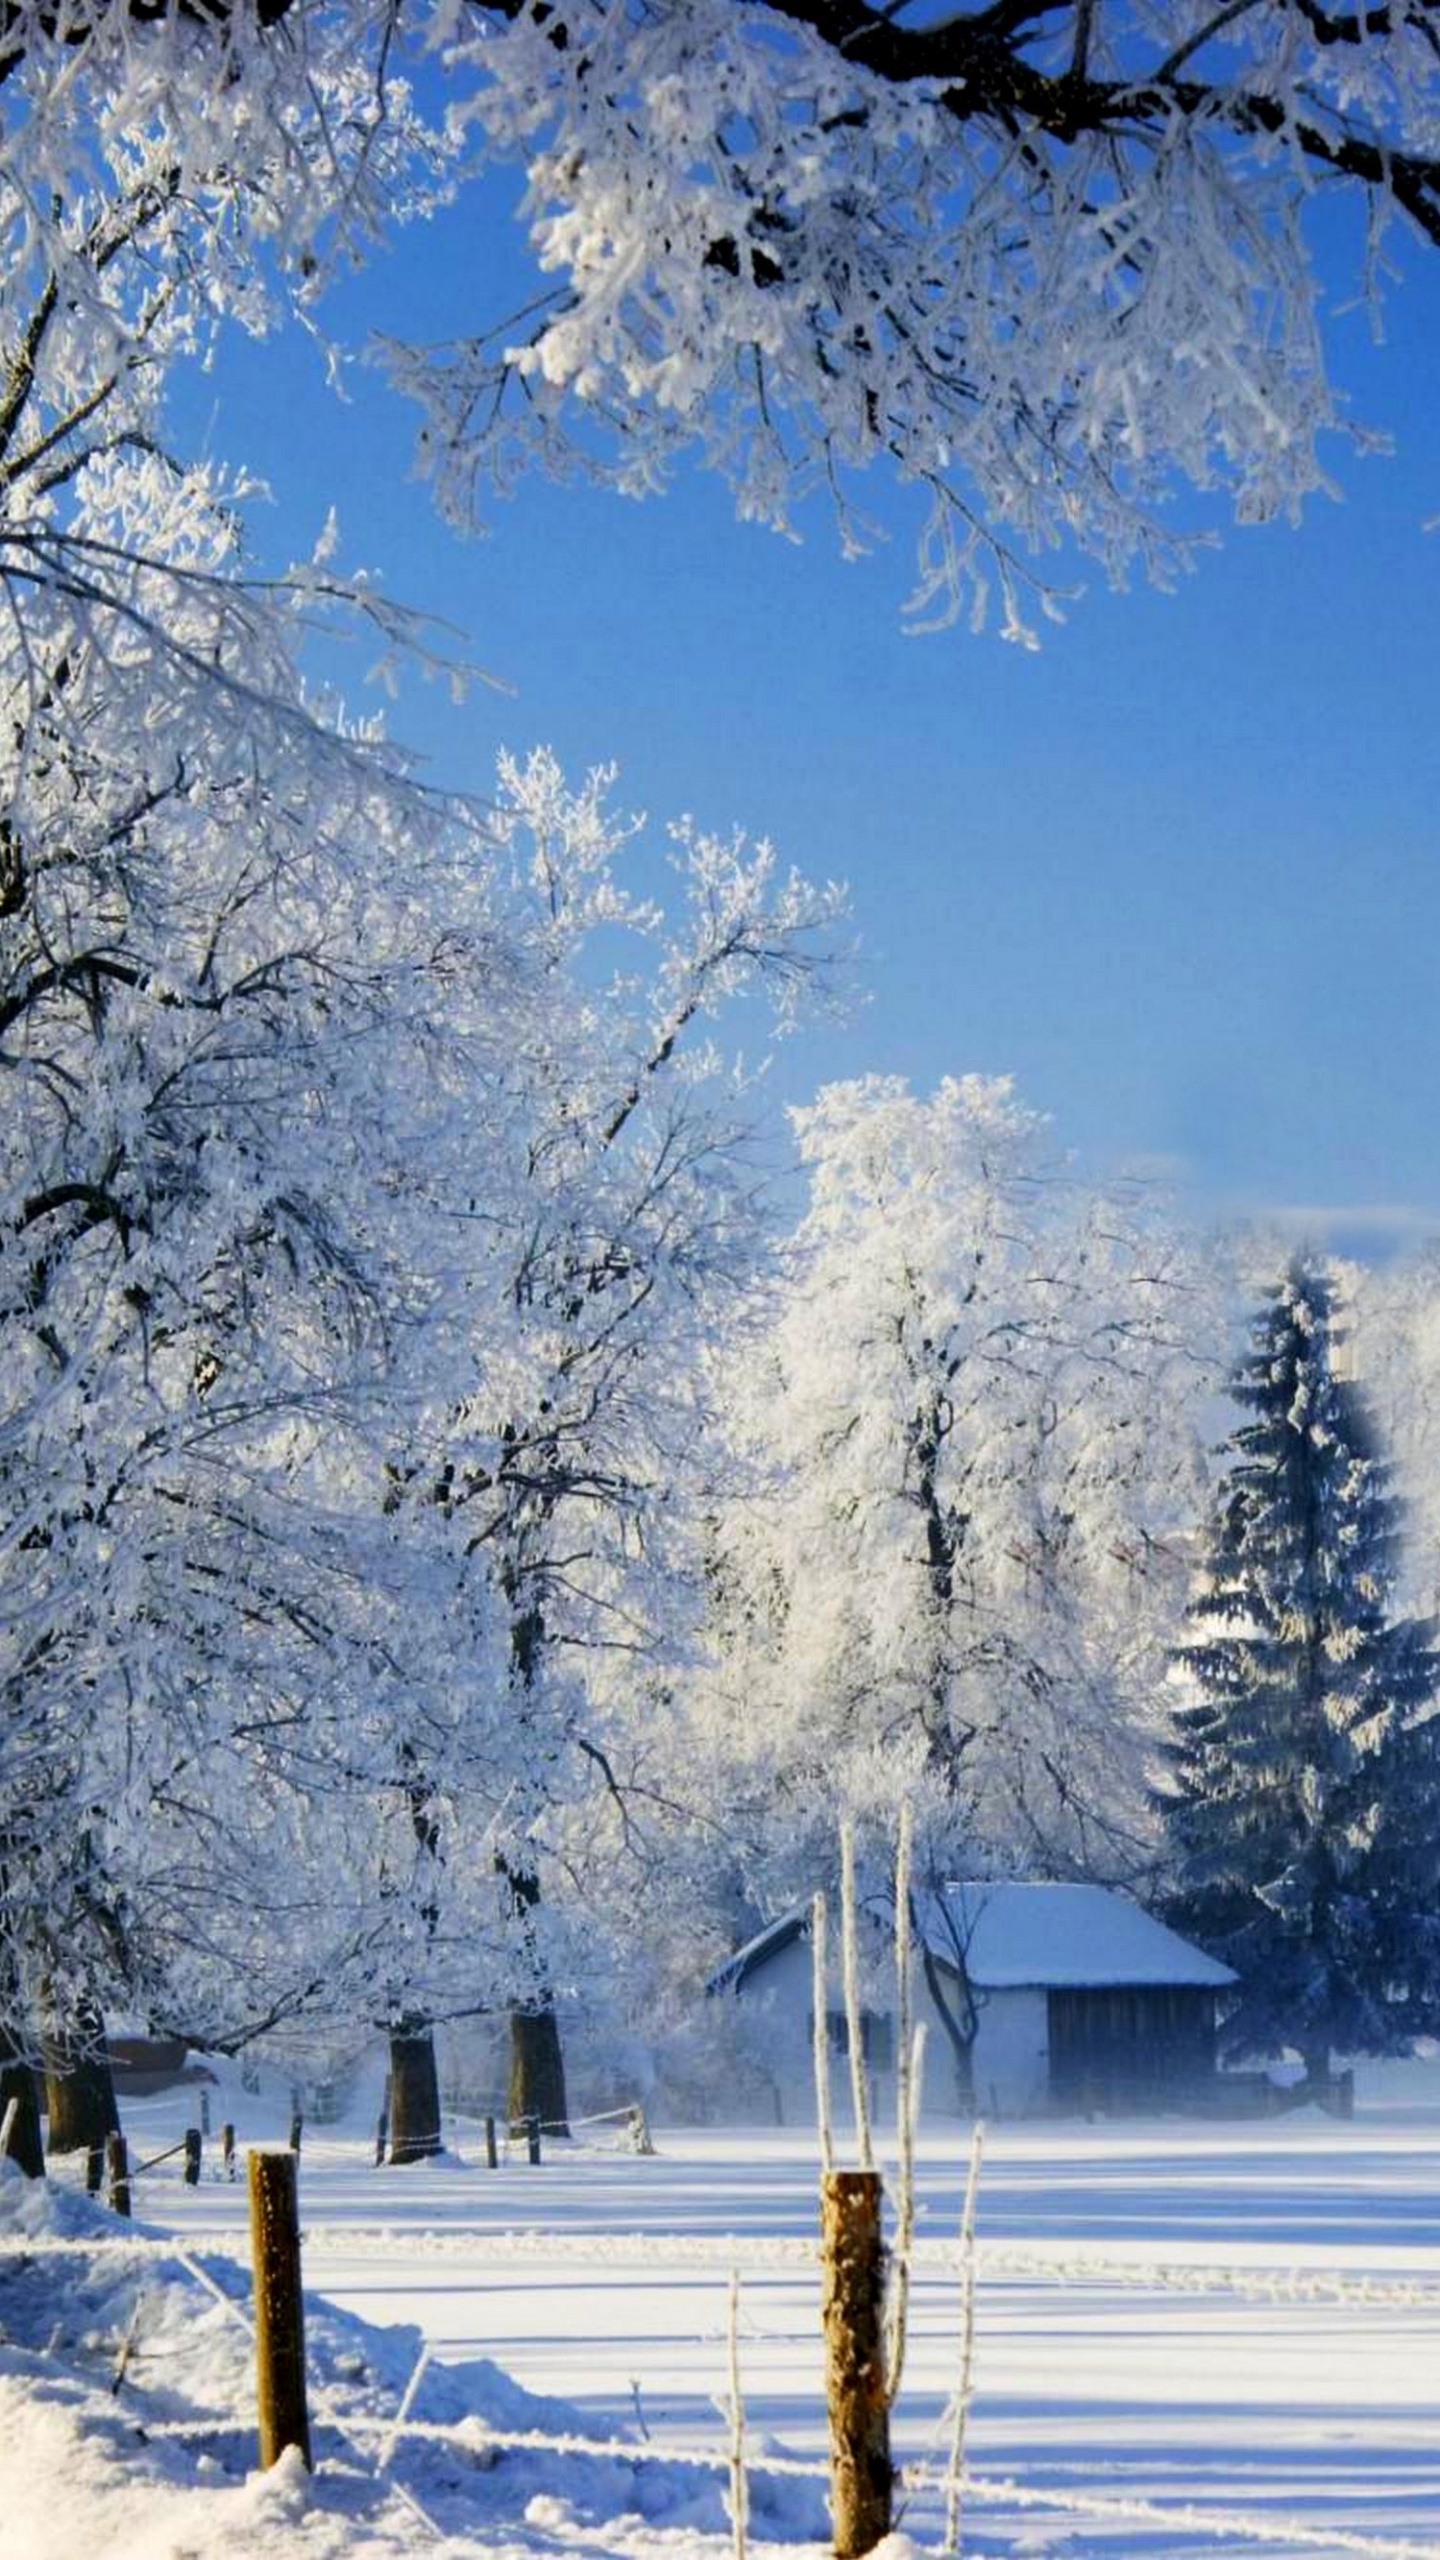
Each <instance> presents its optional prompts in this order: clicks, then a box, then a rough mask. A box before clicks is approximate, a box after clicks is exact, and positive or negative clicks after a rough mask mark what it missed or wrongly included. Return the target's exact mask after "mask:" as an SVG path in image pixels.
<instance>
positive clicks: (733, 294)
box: [0, 0, 1440, 635]
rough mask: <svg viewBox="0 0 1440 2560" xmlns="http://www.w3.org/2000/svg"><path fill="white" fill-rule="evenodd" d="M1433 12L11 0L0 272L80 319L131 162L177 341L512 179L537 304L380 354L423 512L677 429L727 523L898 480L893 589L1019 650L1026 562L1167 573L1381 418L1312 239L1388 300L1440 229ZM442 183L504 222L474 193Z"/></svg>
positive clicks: (1295, 499)
mask: <svg viewBox="0 0 1440 2560" xmlns="http://www.w3.org/2000/svg"><path fill="white" fill-rule="evenodd" d="M1433 37H1434V28H1433V21H1432V14H1431V11H1430V10H1429V8H1428V6H1426V5H1424V0H1382V5H1379V6H1375V7H1371V8H1364V9H1360V10H1351V9H1345V8H1332V7H1327V6H1325V5H1323V0H1252V5H1249V6H1246V7H1236V6H1234V5H1230V6H1224V5H1221V6H1216V7H1214V8H1209V7H1206V6H1203V5H1201V6H1196V5H1192V0H1163V4H1162V5H1158V6H1155V7H1150V8H1140V7H1138V6H1136V5H1134V0H1023V4H1022V0H992V5H989V6H976V7H974V8H972V9H964V10H944V11H939V12H937V11H936V9H935V8H934V7H933V6H931V5H929V0H899V5H894V0H824V5H823V6H822V5H821V0H657V5H649V6H645V7H640V6H637V5H632V4H631V0H466V6H465V7H464V8H463V9H458V8H457V7H456V6H455V5H454V0H414V5H413V6H407V7H406V8H405V9H404V10H400V9H397V8H396V7H394V6H393V5H391V0H261V5H260V6H259V7H252V6H249V5H244V6H242V5H227V0H214V5H212V6H207V7H206V8H204V9H199V8H194V9H191V8H175V9H165V10H161V9H157V8H153V7H150V6H148V5H139V0H93V4H92V5H89V6H87V5H84V0H71V5H69V6H67V7H64V8H58V9H57V8H56V7H55V5H54V0H8V5H7V8H6V11H5V19H4V35H3V39H0V45H3V50H0V76H3V78H4V80H5V83H6V85H7V117H6V130H5V136H4V145H3V150H0V198H3V200H0V223H3V226H4V233H5V247H6V253H7V257H6V266H7V270H8V273H9V275H10V277H11V278H12V279H14V280H15V281H16V293H17V296H18V295H19V294H20V293H22V292H23V293H26V294H29V295H30V297H31V309H32V311H33V312H36V313H38V312H39V311H40V310H41V308H42V307H43V305H44V303H45V302H46V300H47V299H48V298H50V297H51V292H52V282H53V285H54V287H55V292H54V297H53V300H54V309H55V310H56V311H58V312H59V313H60V314H62V315H63V314H64V313H65V312H66V310H67V309H70V308H72V307H74V308H78V309H83V310H85V311H86V312H87V314H88V313H90V312H91V311H93V310H94V309H95V308H96V307H97V298H96V295H95V293H94V292H93V290H92V291H91V292H90V293H89V294H87V299H86V301H85V303H83V304H81V305H77V306H72V305H71V304H70V302H69V298H68V281H67V277H66V275H65V272H64V270H65V269H66V267H67V265H68V263H69V262H70V260H71V258H72V256H73V253H74V249H75V245H76V241H77V239H78V238H80V237H82V236H83V233H84V224H85V218H86V217H85V215H84V214H83V213H82V211H81V208H82V207H83V206H84V205H85V203H86V201H87V199H88V200H89V203H90V206H91V210H92V212H93V208H94V197H95V188H96V182H97V177H99V178H100V180H101V181H102V182H103V186H104V188H105V189H106V190H107V191H109V190H111V189H112V188H113V187H114V185H115V183H116V181H117V179H118V180H119V181H120V182H121V184H122V187H123V191H124V201H125V204H126V206H127V211H126V214H125V217H124V218H125V220H126V221H127V222H128V223H129V224H130V225H131V226H132V227H133V226H134V225H135V224H140V225H141V226H142V227H143V230H144V233H145V263H146V267H147V271H148V274H149V277H150V281H151V288H152V291H151V297H150V298H151V301H152V302H153V303H154V305H155V307H156V310H157V316H158V314H159V313H162V312H163V314H164V318H165V325H166V327H167V328H169V329H173V330H176V331H177V332H179V333H181V334H182V335H183V333H184V332H186V331H189V332H191V333H194V334H203V332H204V331H205V330H206V329H208V328H209V327H210V326H211V325H212V321H213V318H214V316H215V314H216V313H217V312H218V311H220V310H221V309H222V308H223V309H224V310H227V311H229V312H230V313H232V314H233V315H234V316H235V317H236V318H237V319H238V320H239V321H240V323H241V324H242V325H245V326H256V325H260V324H261V323H262V322H263V316H264V311H265V308H266V305H267V301H270V300H271V299H272V297H274V296H275V295H277V294H278V295H280V296H284V295H285V294H287V293H288V294H291V295H293V296H295V297H296V298H298V299H300V300H301V301H303V302H305V303H306V304H307V305H313V303H314V302H315V300H316V298H317V296H318V295H319V294H321V293H322V292H323V289H324V285H325V282H326V279H327V276H328V275H329V274H330V273H331V272H333V271H334V270H335V269H336V268H337V267H338V266H340V265H342V264H344V263H346V262H347V261H348V260H349V259H350V258H352V257H353V256H355V255H356V254H363V252H364V250H365V248H366V246H367V244H368V242H369V240H370V239H371V238H372V237H373V236H374V235H375V234H376V233H377V232H379V231H380V230H381V229H382V228H383V227H384V226H386V225H388V224H390V223H392V222H394V221H395V220H396V219H400V218H403V217H404V216H405V214H406V213H408V212H414V211H416V210H419V209H422V208H423V207H424V206H425V205H426V204H427V203H429V202H432V201H434V199H435V197H436V195H437V193H439V192H443V191H444V189H445V188H446V187H447V186H449V187H454V188H459V189H462V190H463V189H465V188H466V187H467V184H468V183H469V182H470V181H472V180H473V179H474V178H475V177H476V175H477V173H481V172H483V171H484V170H485V169H486V167H487V166H490V167H493V166H494V165H495V164H502V165H510V164H513V165H515V167H516V168H517V170H518V172H519V173H520V182H521V185H522V186H523V197H522V203H523V210H524V212H525V214H526V217H527V219H528V221H529V225H530V235H531V241H532V245H533V249H534V253H535V257H536V260H537V263H538V266H539V269H540V276H539V279H538V290H537V293H536V295H535V297H534V300H533V302H532V303H531V304H530V306H529V308H528V310H527V311H526V313H525V314H524V315H523V316H522V317H520V318H513V317H512V318H510V319H505V318H503V317H502V315H501V313H500V312H498V311H496V312H487V311H484V310H481V311H479V312H476V311H474V310H472V309H461V310H457V312H456V314H455V318H454V324H453V326H451V327H449V328H447V329H446V331H445V333H444V343H443V344H442V345H441V346H439V347H437V348H431V349H426V348H416V347H408V348H406V347H401V348H396V349H394V350H393V351H392V353H393V370H394V372H395V374H396V376H397V378H398V379H399V380H401V381H402V382H403V383H404V384H405V385H406V387H407V388H408V389H409V390H410V391H412V392H413V393H414V394H415V395H416V396H417V397H418V398H419V399H420V400H421V402H422V403H423V405H424V408H425V411H426V413H427V416H426V426H425V429H424V434H423V439H422V460H423V462H424V464H425V465H426V467H428V468H429V469H430V470H431V471H432V472H433V474H434V476H435V480H436V484H437V488H438V491H439V494H440V496H441V499H442V502H443V503H444V505H445V506H446V507H447V509H448V510H450V511H451V512H453V513H455V514H458V515H460V516H462V517H467V518H468V516H469V515H470V513H471V510H472V505H473V500H474V490H475V483H476V480H477V477H478V476H480V475H488V476H489V477H491V478H493V479H494V480H495V481H496V482H498V484H499V485H500V486H502V487H503V486H504V485H505V484H506V483H507V482H508V481H509V480H510V479H511V478H512V477H513V475H514V474H515V473H516V472H517V471H518V470H520V469H522V468H525V467H528V466H529V465H531V464H534V463H539V464H541V465H542V466H544V467H548V468H551V469H555V470H562V471H563V470H581V471H583V472H586V473H588V474H591V475H595V476H600V477H604V478H606V479H609V480H610V481H612V482H613V483H614V484H616V485H617V486H619V487H621V488H623V489H626V490H629V491H631V492H640V491H644V490H648V489H652V488H654V487H656V486H658V485H660V484H661V483H662V482H663V481H664V479H665V477H666V476H667V474H668V473H669V471H670V470H671V469H672V467H673V466H674V464H675V462H676V460H677V459H678V458H679V457H680V456H681V455H682V454H685V453H687V452H690V451H694V452H697V453H698V454H699V455H700V457H701V458H702V459H704V460H705V461H707V462H709V463H710V464H712V465H713V466H715V467H716V468H718V469H719V470H721V471H722V472H723V473H724V474H725V475H726V476H727V477H728V479H729V480H730V481H731V482H732V484H733V486H734V489H735V493H736V498H737V503H738V505H739V507H740V509H741V510H742V512H743V513H744V514H745V515H747V516H749V517H752V518H758V519H760V520H763V521H765V522H768V523H772V524H776V525H784V524H786V523H787V522H788V521H789V520H790V518H791V516H792V515H793V513H794V511H795V509H796V508H797V506H799V505H800V504H801V503H802V502H803V500H804V499H805V497H806V496H807V494H808V493H809V492H811V491H812V490H819V491H820V492H822V493H825V494H828V495H829V496H830V497H831V498H832V499H833V502H834V504H835V506H836V509H837V512H838V518H839V525H840V530H841V535H842V539H843V540H844V541H845V543H846V544H847V546H848V547H849V548H851V549H858V548H861V547H863V546H864V544H865V542H866V541H867V539H868V538H869V529H868V527H867V526H866V524H865V522H864V519H863V518H862V517H861V516H860V515H859V514H858V513H857V511H856V507H855V503H854V486H855V482H856V480H857V477H858V476H859V475H860V474H862V473H863V472H864V471H865V470H866V469H867V468H870V467H872V466H879V467H880V468H882V469H889V470H891V471H893V472H894V473H895V474H897V475H898V477H899V479H900V481H901V482H902V483H903V484H905V485H906V486H908V487H910V488H912V489H913V490H914V491H915V493H916V495H917V498H918V500H919V502H920V509H921V535H920V576H919V583H918V588H917V592H916V598H915V607H916V612H917V615H918V616H919V617H921V618H924V619H945V618H947V617H950V616H953V615H954V614H956V613H957V612H961V611H966V612H970V613H972V614H976V613H983V611H984V607H985V598H986V592H987V589H990V590H994V589H997V588H998V590H999V592H1000V594H1001V597H1002V599H1003V607H1004V627H1005V628H1006V629H1007V630H1008V631H1010V632H1011V633H1013V634H1016V635H1018V634H1020V633H1022V632H1023V631H1024V630H1025V628H1026V617H1027V613H1028V610H1029V607H1028V605H1027V600H1026V588H1027V585H1029V584H1030V583H1031V582H1032V581H1034V579H1035V578H1036V577H1037V575H1038V572H1037V569H1036V562H1037V559H1038V558H1040V557H1041V556H1043V554H1044V553H1045V552H1046V551H1047V550H1053V549H1054V547H1055V546H1056V545H1059V544H1063V545H1066V546H1068V545H1071V544H1078V545H1079V546H1081V548H1082V549H1083V550H1085V551H1087V552H1089V553H1090V554H1091V555H1093V556H1094V557H1096V558H1097V559H1099V560H1100V561H1101V562H1102V563H1103V565H1104V566H1105V568H1106V570H1107V571H1108V572H1109V573H1110V574H1111V575H1112V576H1113V577H1115V578H1122V577H1123V576H1124V575H1125V574H1126V573H1127V571H1129V570H1130V569H1132V568H1133V567H1136V566H1140V567H1143V568H1144V569H1145V570H1146V571H1147V572H1148V573H1149V574H1151V575H1152V576H1155V577H1157V578H1161V579H1164V578H1165V577H1167V576H1169V575H1170V574H1172V573H1173V571H1174V569H1175V568H1176V566H1177V564H1179V563H1181V562H1183V561H1184V560H1185V559H1186V558H1187V557H1188V556H1189V545H1188V544H1187V540H1186V537H1185V535H1184V533H1183V531H1181V532H1177V531H1176V530H1175V528H1174V527H1173V525H1172V523H1171V522H1170V519H1169V516H1168V513H1167V501H1168V500H1169V499H1170V498H1171V497H1172V496H1173V494H1174V490H1175V487H1176V485H1177V484H1179V485H1187V484H1188V486H1190V487H1191V488H1199V489H1202V490H1204V489H1208V488H1211V487H1214V486H1220V487H1223V488H1224V489H1225V490H1227V491H1228V492H1229V493H1230V495H1231V497H1232V499H1233V503H1234V507H1235V511H1236V513H1237V515H1238V517H1239V518H1241V519H1242V520H1247V519H1254V518H1258V517H1265V516H1269V515H1273V514H1275V513H1277V512H1290V513H1294V512H1295V511H1296V510H1298V508H1299V507H1300V505H1301V504H1302V502H1303V501H1304V500H1305V499H1306V498H1307V497H1308V496H1309V495H1310V494H1311V493H1312V492H1314V491H1315V490H1317V489H1319V488H1322V487H1323V486H1324V485H1325V484H1326V466H1325V461H1324V459H1323V446H1324V443H1325V440H1326V439H1327V438H1336V439H1338V438H1342V437H1349V438H1350V439H1351V440H1352V441H1360V440H1361V436H1360V431H1357V430H1356V429H1355V428H1354V427H1353V426H1352V425H1351V424H1350V423H1349V422H1348V420H1347V418H1346V415H1345V410H1344V404H1343V402H1342V401H1341V400H1340V399H1339V398H1337V396H1336V395H1335V393H1334V392H1333V391H1332V389H1331V386H1330V384H1329V381H1328V379H1327V373H1326V361H1325V350H1324V347H1323V344H1322V340H1321V336H1320V331H1319V328H1318V324H1317V317H1316V304H1317V295H1316V282H1315V272H1314V263H1313V255H1312V250H1311V244H1310V241H1309V239H1308V238H1307V229H1308V226H1309V224H1310V221H1311V216H1312V208H1313V207H1315V206H1318V205H1323V204H1324V202H1325V200H1326V199H1327V198H1329V197H1332V196H1337V195H1339V196H1342V197H1345V198H1348V199H1351V200H1353V201H1354V203H1355V204H1356V207H1357V210H1358V212H1359V213H1360V214H1361V216H1362V217H1363V219H1362V221H1361V222H1360V223H1357V226H1356V227H1357V232H1361V233H1362V234H1363V245H1362V243H1361V242H1359V241H1357V250H1358V251H1359V257H1358V260H1357V263H1359V264H1360V266H1361V280H1362V289H1363V290H1365V291H1368V292H1369V293H1370V294H1371V295H1372V296H1373V295H1374V294H1375V293H1376V292H1377V291H1378V285H1377V278H1379V277H1381V276H1382V275H1383V274H1384V272H1385V259H1384V257H1383V255H1382V254H1380V253H1381V250H1382V244H1383V240H1384V234H1385V231H1386V227H1387V224H1388V223H1389V222H1391V221H1392V220H1394V221H1396V222H1397V223H1398V225H1399V226H1400V227H1401V228H1402V229H1404V230H1407V231H1410V232H1413V233H1414V234H1416V235H1417V236H1418V237H1419V238H1420V239H1422V240H1424V241H1426V242H1430V243H1434V242H1436V241H1437V240H1440V154H1437V151H1436V147H1435V118H1436V96H1437V83H1440V62H1437V55H1436V49H1435V45H1434V41H1433ZM420 101H424V102H426V103H427V104H433V106H434V113H433V115H431V116H429V117H427V115H426V114H425V113H423V112H422V111H421V106H420V104H419V103H418V102H420ZM7 191H8V192H7ZM468 200H469V202H471V203H472V204H473V205H474V206H475V207H476V220H477V222H479V223H481V224H487V223H490V222H493V220H494V216H495V203H496V190H495V188H494V186H493V184H492V186H491V188H490V190H489V191H488V192H482V191H481V190H480V189H479V188H476V189H475V190H474V192H473V193H472V194H471V195H470V196H469V199H468ZM53 207H58V208H59V214H58V217H55V216H52V215H51V214H50V213H48V212H47V211H45V210H44V209H45V208H53ZM482 245H483V244H482ZM469 263H470V266H471V268H472V270H473V271H475V272H480V273H483V272H484V267H485V261H484V258H483V255H481V254H478V253H477V255H476V256H475V258H474V259H473V260H472V261H471V262H469ZM93 281H94V280H93V278H92V279H91V283H92V286H93ZM99 305H100V307H102V308H103V311H104V316H105V317H106V320H107V325H108V324H109V323H110V321H112V320H113V312H112V310H111V308H110V304H109V300H108V297H107V296H106V295H104V294H101V295H100V296H99ZM147 307H148V306H147ZM12 309H13V306H12ZM49 325H50V324H48V323H47V324H46V326H47V328H48V326H49ZM55 325H56V326H57V327H58V326H59V325H60V323H58V322H57V323H56V324H55ZM3 335H4V340H5V344H6V345H7V347H8V348H9V349H10V350H11V351H12V353H13V356H14V358H15V361H16V363H17V365H18V366H19V368H20V370H21V371H23V367H24V362H25V360H26V357H25V350H26V345H27V343H28V339H27V335H26V331H25V326H24V324H23V323H22V322H21V321H20V320H19V319H18V317H14V318H12V319H11V320H10V321H9V323H8V325H7V326H6V327H5V329H4V332H3ZM134 343H135V332H134V326H133V315H132V316H131V320H130V321H128V322H126V323H124V324H122V326H121V328H120V330H119V331H118V333H117V334H115V335H112V336H111V338H110V340H109V345H110V348H111V351H112V353H113V355H114V358H115V364H116V368H117V369H118V372H119V373H120V374H121V375H123V374H124V372H125V370H126V368H127V367H128V366H129V364H130V362H131V360H132V355H133V348H134ZM11 378H12V382H13V381H14V380H15V379H16V378H17V377H16V376H15V375H12V377H11ZM67 414H68V415H70V416H71V418H72V425H73V421H74V414H75V413H73V412H71V413H67ZM0 426H3V409H0ZM1050 601H1051V599H1050V598H1048V596H1047V595H1046V593H1045V591H1044V589H1043V588H1042V589H1041V590H1040V604H1041V607H1042V609H1043V607H1044V606H1045V605H1046V603H1047V602H1050Z"/></svg>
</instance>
